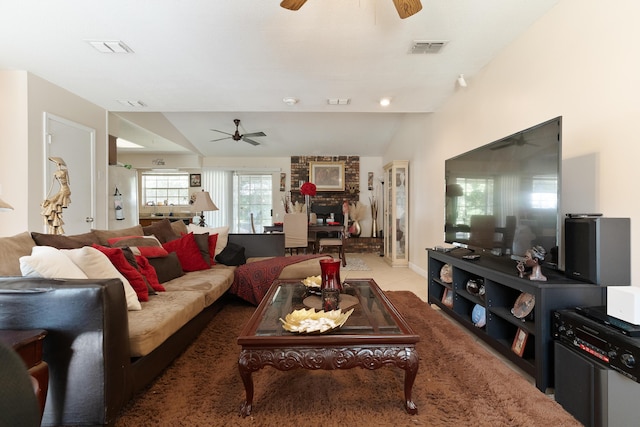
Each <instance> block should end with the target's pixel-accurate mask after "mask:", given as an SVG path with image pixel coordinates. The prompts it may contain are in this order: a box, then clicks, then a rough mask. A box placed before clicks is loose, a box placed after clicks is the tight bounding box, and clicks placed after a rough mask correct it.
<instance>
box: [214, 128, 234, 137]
mask: <svg viewBox="0 0 640 427" xmlns="http://www.w3.org/2000/svg"><path fill="white" fill-rule="evenodd" d="M209 130H212V131H214V132H220V133H224V134H225V135H230V136H233V134H232V133H229V132H225V131H222V130H218V129H209Z"/></svg>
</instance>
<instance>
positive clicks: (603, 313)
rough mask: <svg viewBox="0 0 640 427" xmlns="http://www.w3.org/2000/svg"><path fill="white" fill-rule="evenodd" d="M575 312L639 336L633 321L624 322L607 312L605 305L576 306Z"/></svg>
mask: <svg viewBox="0 0 640 427" xmlns="http://www.w3.org/2000/svg"><path fill="white" fill-rule="evenodd" d="M576 312H578V313H580V314H582V315H584V316H587V317H588V318H590V319H593V320H595V321H597V322H601V323H603V324H605V325H607V326H611V327H612V328H615V329H617V330H619V331H620V332H622V333H623V334H625V335H628V336H630V337H640V326H638V325H634V324H633V323H629V322H625V321H624V320H621V319H618V318H616V317H613V316H609V315H608V314H607V306H606V305H602V306H597V307H576Z"/></svg>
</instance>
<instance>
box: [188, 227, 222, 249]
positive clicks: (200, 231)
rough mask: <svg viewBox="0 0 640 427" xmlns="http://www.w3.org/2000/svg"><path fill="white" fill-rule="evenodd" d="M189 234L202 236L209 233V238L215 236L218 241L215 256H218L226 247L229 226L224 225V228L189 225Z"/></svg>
mask: <svg viewBox="0 0 640 427" xmlns="http://www.w3.org/2000/svg"><path fill="white" fill-rule="evenodd" d="M187 228H188V229H189V232H193V234H204V233H209V236H211V235H214V234H217V235H218V241H217V242H216V255H218V254H219V253H220V252H222V250H223V249H224V248H226V247H227V242H228V241H229V226H228V225H225V226H224V227H217V228H211V227H200V226H199V225H196V224H189V227H187Z"/></svg>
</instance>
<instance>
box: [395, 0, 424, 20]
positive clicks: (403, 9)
mask: <svg viewBox="0 0 640 427" xmlns="http://www.w3.org/2000/svg"><path fill="white" fill-rule="evenodd" d="M393 4H394V5H395V6H396V10H397V11H398V15H400V18H401V19H404V18H408V17H410V16H411V15H415V14H416V13H418V12H420V11H421V10H422V3H420V0H393Z"/></svg>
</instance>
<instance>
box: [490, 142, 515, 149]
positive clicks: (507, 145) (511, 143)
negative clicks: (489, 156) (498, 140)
mask: <svg viewBox="0 0 640 427" xmlns="http://www.w3.org/2000/svg"><path fill="white" fill-rule="evenodd" d="M513 144H514V143H513V141H511V142H507V143H506V144H502V145H496V146H495V147H491V150H493V151H495V150H502V149H503V148H507V147H511V146H512V145H513Z"/></svg>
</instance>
